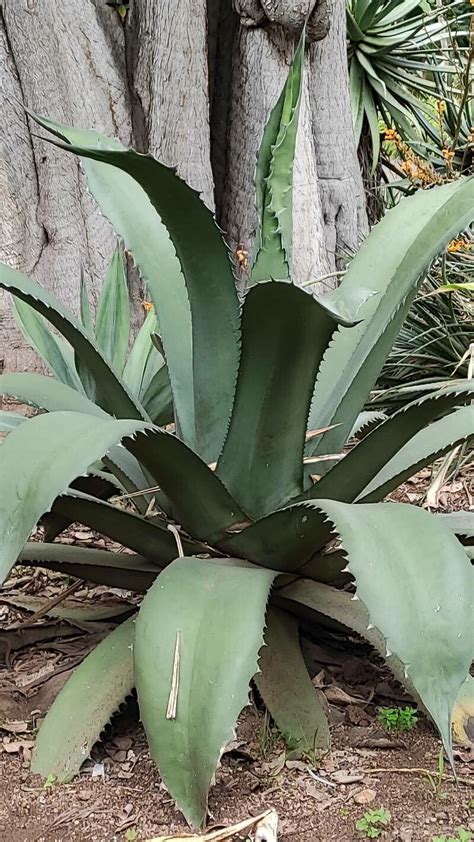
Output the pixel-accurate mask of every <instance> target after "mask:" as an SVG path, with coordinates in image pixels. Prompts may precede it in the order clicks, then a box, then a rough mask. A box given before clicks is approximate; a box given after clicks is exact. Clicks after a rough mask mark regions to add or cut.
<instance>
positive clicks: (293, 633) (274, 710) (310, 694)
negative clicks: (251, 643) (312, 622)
mask: <svg viewBox="0 0 474 842" xmlns="http://www.w3.org/2000/svg"><path fill="white" fill-rule="evenodd" d="M265 643H266V646H264V647H263V649H262V650H261V653H260V661H259V666H260V672H259V673H257V675H255V677H254V681H255V683H256V685H257V688H258V692H259V693H260V695H261V696H262V699H263V701H264V702H265V706H266V707H267V708H268V710H269V711H270V713H271V715H272V718H273V719H274V720H275V722H276V724H277V726H278V729H279V731H281V733H282V734H283V736H284V738H285V740H286V742H287V743H288V745H289V747H290V748H297V749H299V750H300V751H304V752H306V753H307V754H309V755H311V754H314V751H315V749H319V750H323V751H329V747H330V735H329V724H328V720H327V716H326V712H325V710H324V706H323V704H322V703H321V697H320V695H319V693H318V691H317V690H315V688H314V687H313V685H312V683H311V680H310V677H309V675H308V670H307V669H306V664H305V662H304V660H303V655H302V653H301V647H300V639H299V632H298V620H297V619H296V618H295V617H292V616H291V615H290V614H288V613H287V612H286V611H281V610H280V609H279V608H269V609H268V613H267V629H266V631H265Z"/></svg>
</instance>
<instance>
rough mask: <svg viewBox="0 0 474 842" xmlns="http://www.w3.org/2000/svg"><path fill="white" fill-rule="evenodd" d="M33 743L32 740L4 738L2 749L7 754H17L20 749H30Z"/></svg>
mask: <svg viewBox="0 0 474 842" xmlns="http://www.w3.org/2000/svg"><path fill="white" fill-rule="evenodd" d="M34 744H35V741H34V740H9V741H7V740H4V742H3V751H6V753H7V754H19V752H20V751H31V749H32V748H33V746H34Z"/></svg>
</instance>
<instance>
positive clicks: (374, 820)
mask: <svg viewBox="0 0 474 842" xmlns="http://www.w3.org/2000/svg"><path fill="white" fill-rule="evenodd" d="M391 819H392V815H391V813H390V812H389V810H384V808H383V807H381V808H380V810H367V812H366V813H364V815H363V817H362V818H361V819H359V821H357V822H356V828H357V830H360V832H361V833H362V834H363V835H364V836H365V838H366V839H377V838H378V837H379V836H381V835H382V830H383V829H384V827H386V826H387V825H388V824H390V821H391Z"/></svg>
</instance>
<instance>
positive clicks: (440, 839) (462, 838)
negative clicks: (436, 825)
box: [431, 827, 472, 842]
mask: <svg viewBox="0 0 474 842" xmlns="http://www.w3.org/2000/svg"><path fill="white" fill-rule="evenodd" d="M456 833H457V836H433V839H432V840H431V842H471V840H472V833H471V832H470V831H469V830H464V828H463V827H458V828H457V831H456Z"/></svg>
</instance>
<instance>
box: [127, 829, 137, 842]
mask: <svg viewBox="0 0 474 842" xmlns="http://www.w3.org/2000/svg"><path fill="white" fill-rule="evenodd" d="M125 839H126V840H127V842H136V840H137V839H138V831H137V830H135V828H134V827H129V829H128V830H127V832H126V834H125Z"/></svg>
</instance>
